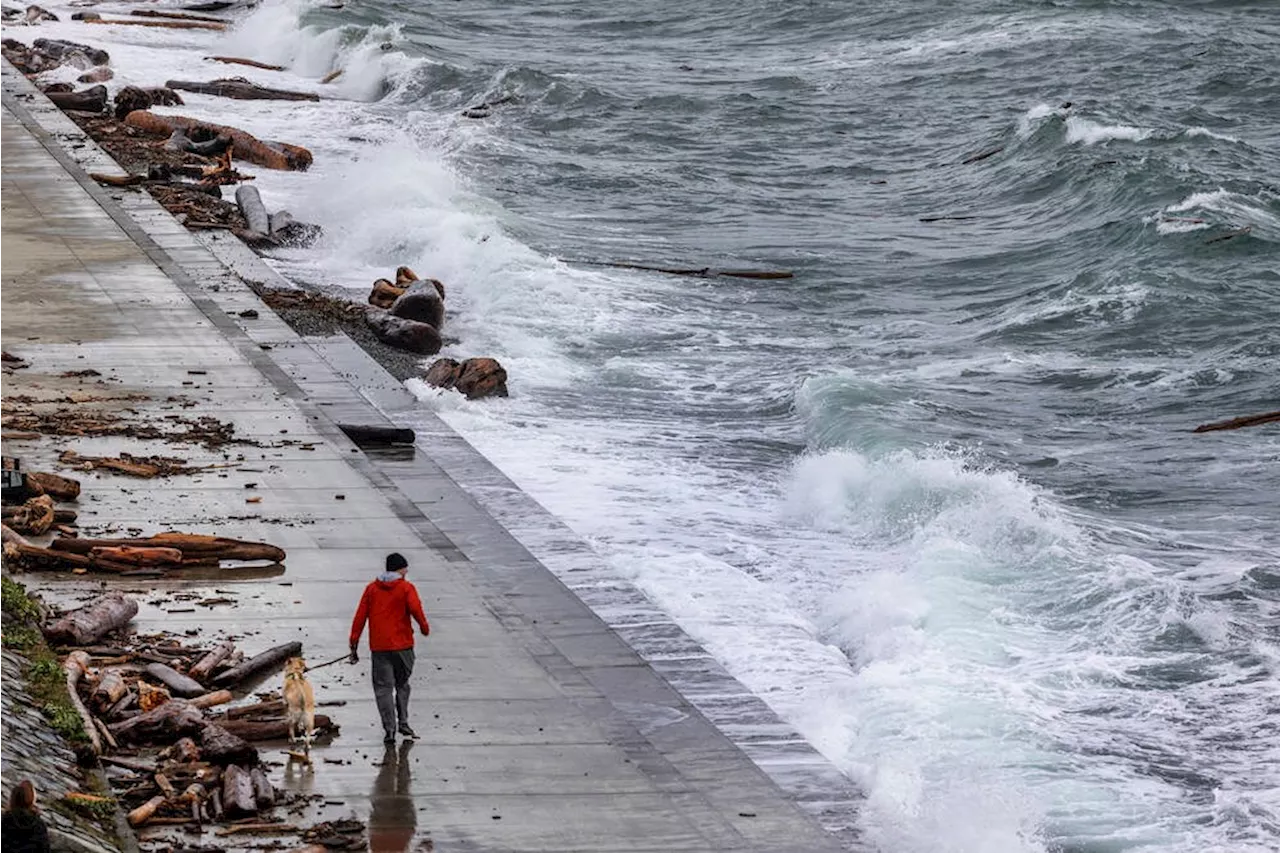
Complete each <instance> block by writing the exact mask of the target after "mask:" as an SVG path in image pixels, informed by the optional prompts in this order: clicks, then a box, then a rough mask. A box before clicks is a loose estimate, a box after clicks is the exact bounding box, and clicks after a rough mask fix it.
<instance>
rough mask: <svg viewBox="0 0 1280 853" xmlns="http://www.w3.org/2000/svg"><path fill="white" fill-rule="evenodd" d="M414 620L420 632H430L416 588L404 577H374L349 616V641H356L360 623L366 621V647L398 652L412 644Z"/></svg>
mask: <svg viewBox="0 0 1280 853" xmlns="http://www.w3.org/2000/svg"><path fill="white" fill-rule="evenodd" d="M410 617H413V618H414V619H415V620H417V622H418V625H419V626H420V627H421V628H422V636H424V637H425V636H427V635H428V634H430V633H431V626H430V625H428V624H427V615H426V614H425V613H423V612H422V601H421V599H419V598H418V590H417V589H416V588H415V587H414V585H413V584H411V583H409V582H408V581H407V580H403V579H396V580H393V581H384V580H376V581H374V582H373V583H371V584H369V585H368V586H367V587H365V588H364V595H362V596H360V606H359V607H357V608H356V618H355V619H353V620H351V645H353V646H354V645H356V644H358V643H359V642H360V635H361V634H362V633H363V632H364V623H365V621H366V620H367V621H368V623H369V651H371V652H400V651H404V650H405V649H411V648H413V623H411V622H410V621H409V618H410Z"/></svg>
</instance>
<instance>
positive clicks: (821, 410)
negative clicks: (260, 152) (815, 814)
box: [131, 0, 1280, 853]
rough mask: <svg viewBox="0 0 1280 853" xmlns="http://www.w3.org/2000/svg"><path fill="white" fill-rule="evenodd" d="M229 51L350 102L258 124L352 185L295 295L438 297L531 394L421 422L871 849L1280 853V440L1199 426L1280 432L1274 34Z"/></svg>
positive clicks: (1224, 22) (287, 264)
mask: <svg viewBox="0 0 1280 853" xmlns="http://www.w3.org/2000/svg"><path fill="white" fill-rule="evenodd" d="M131 37H132V36H131ZM201 37H202V38H203V36H201ZM139 38H140V37H139ZM384 45H385V49H384ZM220 47H225V48H226V50H224V51H223V52H232V50H233V49H234V50H239V51H241V52H243V53H247V54H251V55H254V56H255V57H256V58H259V59H264V60H268V61H280V62H283V63H284V64H287V65H289V66H290V68H291V73H293V74H295V75H298V76H300V77H303V78H310V79H312V80H314V79H315V78H318V77H320V76H322V75H323V74H324V73H326V72H327V71H328V70H330V69H331V68H335V67H344V68H345V69H346V71H345V72H344V74H345V77H344V78H343V79H342V80H341V81H340V82H339V83H338V84H333V88H332V89H326V90H325V91H326V92H327V91H334V92H335V93H337V94H340V95H341V96H343V97H345V98H348V99H356V100H347V101H334V102H328V103H325V104H322V105H321V106H320V107H317V108H316V109H319V110H326V111H327V112H325V113H324V114H325V116H326V119H325V121H323V122H315V121H310V122H308V123H307V124H306V125H300V124H299V123H298V121H297V119H296V118H292V117H291V116H289V115H286V114H284V113H282V112H280V111H279V110H278V109H276V108H264V107H258V106H245V107H244V108H243V109H244V111H245V112H244V123H246V124H248V125H249V126H250V127H251V128H258V129H259V130H260V132H262V133H264V134H267V133H269V135H275V136H283V137H293V138H297V137H299V136H306V137H307V138H306V139H305V141H307V142H308V143H309V144H311V146H312V147H313V148H314V149H315V150H316V152H317V158H316V162H317V167H316V169H315V170H314V171H313V173H312V174H310V175H308V176H289V177H278V176H263V179H262V180H261V181H260V183H261V184H262V186H263V187H264V191H266V192H269V193H276V194H278V195H277V197H278V198H279V197H283V196H289V197H290V198H292V199H294V200H295V202H294V203H295V204H296V200H298V199H301V200H302V204H301V207H302V210H303V212H304V213H305V214H306V215H308V216H310V217H311V218H314V219H317V220H319V221H321V222H322V224H324V225H325V226H326V228H327V231H328V234H329V239H328V242H327V243H326V244H325V245H324V246H322V247H320V249H318V250H316V251H314V252H311V253H306V254H302V253H299V254H294V255H289V256H285V257H282V258H281V259H280V265H281V268H282V269H283V270H284V271H285V272H287V273H288V274H290V275H294V276H296V277H298V278H299V279H303V280H308V281H324V282H327V283H333V282H337V283H344V284H348V285H350V286H351V287H353V289H357V290H363V289H364V288H365V287H367V282H368V281H370V280H372V278H374V277H376V276H377V275H385V274H386V273H387V272H389V271H390V269H392V268H393V267H394V266H396V265H398V264H400V263H409V264H410V265H412V266H414V267H415V268H416V269H418V271H419V272H420V273H423V274H428V275H436V276H439V277H441V278H442V279H444V280H445V281H446V282H447V284H448V285H449V288H450V290H449V300H450V301H449V304H450V311H451V319H450V321H449V322H450V330H451V332H452V334H455V335H457V336H458V337H459V339H460V340H461V344H459V345H458V346H456V347H454V348H452V349H451V354H457V355H462V356H466V355H476V354H481V355H493V356H496V357H498V358H499V359H501V360H502V361H503V362H504V364H506V365H507V367H508V369H509V370H510V371H511V374H512V387H513V397H512V398H511V399H510V400H508V401H505V402H502V403H497V404H491V405H480V404H468V403H464V402H461V401H458V400H455V399H453V398H451V397H440V396H438V395H436V394H435V393H433V392H431V391H428V390H426V389H417V390H420V391H421V396H422V397H423V399H424V404H425V405H431V406H434V407H436V408H438V409H440V410H441V411H442V412H443V414H444V415H445V417H446V418H448V419H449V420H450V422H451V423H453V424H454V425H455V426H456V427H457V428H458V429H459V430H461V431H462V432H463V433H464V434H465V435H466V436H467V437H468V438H469V439H470V440H471V441H472V442H473V443H474V444H476V446H477V447H478V448H479V449H481V450H482V451H483V452H484V453H486V455H488V456H490V458H492V459H493V460H494V461H495V462H496V463H498V464H499V465H500V466H501V467H503V468H504V470H506V471H507V472H508V473H509V474H510V475H511V476H512V477H513V478H515V479H516V480H517V481H518V482H520V483H521V484H522V485H524V486H525V487H526V488H527V489H528V490H529V491H530V492H531V493H532V494H533V495H534V496H535V497H537V498H538V499H539V500H540V501H541V502H543V503H544V504H545V505H546V506H547V507H548V508H549V509H551V510H552V511H553V512H555V513H557V514H558V515H560V516H561V517H563V518H564V519H565V520H566V521H567V522H568V523H569V524H570V525H571V526H573V527H574V528H575V529H577V530H578V531H579V532H581V533H582V534H583V535H584V536H587V537H588V538H589V539H590V540H591V541H592V543H593V544H594V545H595V547H596V548H597V549H598V550H599V552H600V554H601V555H602V558H604V559H607V560H609V561H610V562H611V563H612V564H613V565H614V566H615V567H616V568H617V569H619V570H620V571H622V572H625V573H626V574H627V575H629V576H630V577H632V578H634V579H635V581H636V582H637V583H638V584H639V585H640V586H641V587H642V588H643V589H645V590H646V591H647V592H648V593H649V594H650V595H651V596H652V597H653V599H654V600H655V601H657V602H658V603H659V604H660V605H661V606H663V607H664V608H666V609H667V610H669V611H670V612H671V613H672V614H673V615H674V616H675V617H676V618H677V619H678V620H679V621H680V622H681V623H682V624H683V625H684V626H685V627H686V628H687V629H688V630H689V631H690V632H691V633H693V634H694V635H695V636H696V637H698V638H699V639H700V640H701V641H702V642H703V643H704V644H705V645H707V647H708V648H710V649H711V650H712V651H713V652H714V653H715V654H716V655H717V656H718V657H720V658H721V659H722V660H723V661H724V662H725V664H726V666H728V667H729V669H730V670H731V671H732V672H734V673H735V674H736V675H737V676H738V677H739V678H740V679H741V680H742V681H743V682H744V683H746V684H747V685H748V686H749V687H751V688H752V689H753V690H755V691H756V692H758V693H759V694H760V695H762V696H763V697H764V698H765V699H766V700H767V701H769V702H770V703H771V704H772V705H773V706H774V707H775V708H776V709H777V710H778V711H779V712H780V713H781V714H782V715H784V716H785V717H786V718H787V719H788V720H790V721H791V722H792V723H793V724H794V725H796V726H797V727H798V728H799V729H800V730H801V731H802V732H803V733H804V734H805V735H806V736H807V737H808V738H810V740H812V742H813V743H814V744H815V745H816V746H817V747H818V748H819V749H821V750H822V751H823V752H824V753H825V754H826V755H828V756H829V757H830V758H831V760H832V761H833V762H834V763H835V764H837V765H838V766H839V767H840V768H841V769H842V770H844V771H845V772H846V773H848V774H849V775H850V776H851V777H852V778H854V779H855V780H857V781H858V782H859V783H860V784H861V785H862V787H863V788H864V789H865V790H866V792H867V805H866V808H865V810H864V814H863V818H862V820H863V826H862V830H863V834H864V837H866V838H867V839H868V840H869V841H870V842H871V843H873V844H874V845H875V846H876V847H877V848H878V849H882V850H885V851H891V853H898V852H899V851H920V853H925V851H929V853H933V851H984V853H985V851H1031V850H1036V851H1079V853H1085V851H1088V853H1103V851H1122V850H1159V851H1186V853H1200V852H1201V851H1210V850H1217V851H1264V850H1268V851H1269V850H1276V849H1280V747H1278V746H1277V744H1278V743H1280V738H1278V735H1280V732H1278V731H1277V730H1278V729H1280V698H1278V695H1277V689H1276V688H1277V667H1278V666H1280V558H1278V557H1277V554H1280V534H1278V532H1277V531H1280V510H1278V508H1277V502H1276V495H1277V493H1280V466H1278V465H1277V461H1278V460H1280V439H1278V437H1277V436H1278V435H1280V432H1278V431H1277V429H1276V428H1275V427H1274V426H1270V427H1260V428H1256V429H1252V430H1242V431H1238V432H1221V433H1212V434H1204V435H1193V434H1191V433H1190V432H1189V430H1190V429H1191V428H1192V427H1194V426H1195V425H1196V424H1199V423H1203V422H1206V421H1211V420H1216V419H1221V418H1227V417H1232V416H1236V415H1244V414H1250V413H1254V412H1262V411H1267V410H1273V409H1280V379H1277V376H1276V369H1275V366H1276V362H1277V355H1280V333H1277V331H1276V330H1277V324H1278V321H1280V274H1278V265H1277V257H1278V256H1277V251H1276V248H1277V243H1278V242H1280V186H1278V184H1280V76H1278V75H1280V72H1278V71H1277V68H1280V61H1278V59H1280V5H1278V4H1274V3H1263V2H1254V3H1244V2H1181V3H1176V4H1175V3H1160V2H1152V1H1151V0H1129V1H1128V2H1120V1H1119V0H1117V2H1066V0H1059V2H1050V1H1049V0H1042V2H1031V1H1030V0H1022V1H1021V2H998V0H985V2H970V3H943V2H939V0H933V2H923V0H919V2H915V1H914V0H903V2H895V3H870V2H861V3H859V2H843V3H836V2H811V3H791V4H777V3H764V2H759V0H746V2H736V3H728V2H720V1H719V0H716V1H715V2H706V3H701V4H689V3H675V2H670V0H654V2H650V3H646V4H625V3H619V2H593V3H587V2H578V3H564V2H561V3H557V2H540V3H533V4H521V5H518V6H517V5H513V4H509V3H499V2H495V0H472V2H468V3H428V4H421V3H387V2H355V3H352V4H350V5H348V6H347V7H346V8H344V9H341V10H315V9H312V10H304V9H301V8H300V7H293V6H286V5H284V4H281V3H275V2H268V3H267V4H265V5H264V6H263V7H262V8H261V9H259V10H258V11H257V12H255V13H253V15H252V17H250V18H249V19H248V22H247V23H246V24H245V26H244V27H242V28H241V30H240V31H239V32H237V33H235V34H232V35H230V36H228V37H227V40H226V43H225V44H222V45H220ZM268 82H270V81H268ZM504 98H510V100H507V101H505V102H503V103H499V104H497V105H496V106H494V107H493V108H492V110H491V114H490V115H489V116H488V117H487V118H482V119H466V118H463V117H461V116H460V112H461V111H462V110H463V109H464V108H466V107H470V106H475V105H477V104H480V103H482V102H485V101H489V102H494V101H499V100H501V99H504ZM996 149H998V150H996ZM988 152H993V153H990V156H987V157H985V158H982V159H977V160H975V161H973V162H965V161H966V160H968V159H969V158H972V157H974V156H975V155H980V154H984V153H988ZM926 220H933V221H926ZM1246 228H1247V229H1250V230H1249V231H1248V232H1247V233H1238V232H1241V230H1242V229H1246ZM1237 233H1238V236H1234V237H1231V238H1230V239H1222V238H1226V237H1228V236H1230V235H1232V234H1237ZM580 261H639V262H643V263H657V264H672V265H680V266H692V267H703V266H712V267H720V268H741V267H753V268H781V269H789V270H793V271H794V272H795V274H796V275H795V278H793V279H789V280H784V281H744V280H735V279H728V278H715V279H690V278H679V277H672V276H665V275H660V274H649V273H643V272H636V271H626V270H620V269H611V268H605V267H598V266H589V265H584V264H581V263H578V262H580Z"/></svg>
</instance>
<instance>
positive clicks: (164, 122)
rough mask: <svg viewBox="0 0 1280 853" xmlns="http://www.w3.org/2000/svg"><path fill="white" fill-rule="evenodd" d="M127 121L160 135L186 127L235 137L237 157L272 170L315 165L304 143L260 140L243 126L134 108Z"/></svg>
mask: <svg viewBox="0 0 1280 853" xmlns="http://www.w3.org/2000/svg"><path fill="white" fill-rule="evenodd" d="M125 124H128V125H129V126H130V127H136V128H138V129H139V130H143V131H145V132H147V133H152V134H155V135H157V136H170V135H172V134H173V132H174V131H175V130H182V131H183V132H185V133H186V134H187V135H188V136H194V135H197V134H199V135H202V136H204V137H206V138H216V137H218V136H226V137H229V138H230V139H231V142H232V145H233V151H234V154H235V158H236V159H237V160H245V161H247V162H249V163H256V164H258V165H259V166H265V167H266V168H268V169H282V170H293V171H304V170H306V169H307V167H309V166H310V165H311V160H312V157H311V152H310V151H308V150H307V149H305V148H303V147H301V146H298V145H290V144H289V143H287V142H273V141H270V140H262V139H258V138H257V137H255V136H253V135H252V134H249V133H245V132H244V131H243V130H240V129H239V128H235V127H228V126H226V125H221V124H212V123H210V122H204V121H200V120H199V119H193V118H188V117H187V116H161V115H156V114H155V113H153V112H151V111H149V110H134V111H133V112H131V113H129V115H128V116H126V117H125Z"/></svg>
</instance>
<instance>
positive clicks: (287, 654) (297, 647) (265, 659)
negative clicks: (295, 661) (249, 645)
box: [213, 640, 302, 687]
mask: <svg viewBox="0 0 1280 853" xmlns="http://www.w3.org/2000/svg"><path fill="white" fill-rule="evenodd" d="M301 653H302V643H300V642H298V641H296V640H295V641H294V642H292V643H285V644H284V645H280V646H276V647H275V648H272V649H267V650H266V651H265V652H263V653H262V654H259V655H255V656H253V657H251V658H249V660H247V661H245V662H244V663H242V664H240V665H239V666H237V667H235V668H234V669H229V670H227V671H226V672H224V673H222V674H220V675H217V676H215V677H214V679H213V683H214V684H216V685H218V686H220V687H233V686H235V685H236V684H239V683H240V682H241V681H244V680H245V679H247V678H251V677H252V676H255V675H259V674H261V673H263V672H267V671H269V670H272V669H275V668H276V667H279V666H281V665H282V664H284V662H285V661H286V660H288V659H289V658H291V657H295V656H297V655H299V654H301Z"/></svg>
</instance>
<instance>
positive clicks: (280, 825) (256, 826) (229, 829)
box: [217, 821, 300, 836]
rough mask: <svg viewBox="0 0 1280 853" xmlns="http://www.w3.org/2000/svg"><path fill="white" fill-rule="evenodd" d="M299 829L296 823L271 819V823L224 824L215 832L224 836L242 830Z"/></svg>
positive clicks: (260, 831)
mask: <svg viewBox="0 0 1280 853" xmlns="http://www.w3.org/2000/svg"><path fill="white" fill-rule="evenodd" d="M299 831H300V829H299V827H298V825H297V824H293V823H284V822H282V821H273V822H271V823H240V824H236V825H235V826H224V827H223V828H222V829H219V830H218V833H217V834H218V835H219V836H224V835H239V834H240V833H242V832H252V833H254V834H255V835H261V834H263V833H267V832H286V833H294V832H299Z"/></svg>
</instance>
